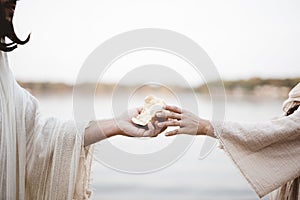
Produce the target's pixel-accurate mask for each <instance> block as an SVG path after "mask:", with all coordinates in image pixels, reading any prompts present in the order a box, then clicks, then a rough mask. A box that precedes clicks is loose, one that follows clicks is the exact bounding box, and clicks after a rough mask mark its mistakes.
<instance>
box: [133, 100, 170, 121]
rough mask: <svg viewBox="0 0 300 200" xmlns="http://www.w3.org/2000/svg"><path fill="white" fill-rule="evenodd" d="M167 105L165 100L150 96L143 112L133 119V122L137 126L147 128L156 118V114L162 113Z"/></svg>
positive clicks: (145, 102)
mask: <svg viewBox="0 0 300 200" xmlns="http://www.w3.org/2000/svg"><path fill="white" fill-rule="evenodd" d="M165 105H166V103H165V101H164V100H163V99H160V98H157V97H155V96H153V95H149V96H147V97H146V98H145V99H144V107H143V110H142V112H141V113H140V114H139V115H138V116H136V117H133V118H132V119H131V120H132V122H133V123H135V124H138V125H141V126H146V125H147V124H148V123H149V122H151V120H152V119H153V118H154V116H155V113H156V112H158V111H161V110H162V108H163V106H165Z"/></svg>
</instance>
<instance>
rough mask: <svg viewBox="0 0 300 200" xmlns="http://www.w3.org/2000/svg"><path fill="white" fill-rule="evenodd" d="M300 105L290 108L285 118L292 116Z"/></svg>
mask: <svg viewBox="0 0 300 200" xmlns="http://www.w3.org/2000/svg"><path fill="white" fill-rule="evenodd" d="M299 106H300V105H296V106H294V107H292V108H290V109H289V110H288V111H287V112H286V116H289V115H291V114H293V113H294V112H295V111H296V110H297V109H298V108H299Z"/></svg>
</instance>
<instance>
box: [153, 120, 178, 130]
mask: <svg viewBox="0 0 300 200" xmlns="http://www.w3.org/2000/svg"><path fill="white" fill-rule="evenodd" d="M157 126H158V127H160V128H162V127H167V126H180V121H178V120H169V121H165V122H160V123H158V124H157Z"/></svg>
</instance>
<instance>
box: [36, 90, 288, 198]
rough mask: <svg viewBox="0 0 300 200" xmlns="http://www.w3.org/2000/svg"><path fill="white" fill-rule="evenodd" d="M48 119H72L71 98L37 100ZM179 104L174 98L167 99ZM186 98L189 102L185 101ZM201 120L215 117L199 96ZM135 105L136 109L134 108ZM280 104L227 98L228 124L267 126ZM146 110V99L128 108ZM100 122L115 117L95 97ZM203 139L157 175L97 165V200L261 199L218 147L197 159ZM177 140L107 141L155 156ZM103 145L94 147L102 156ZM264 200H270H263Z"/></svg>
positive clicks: (94, 179)
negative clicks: (265, 124)
mask: <svg viewBox="0 0 300 200" xmlns="http://www.w3.org/2000/svg"><path fill="white" fill-rule="evenodd" d="M37 98H38V99H39V100H40V103H41V110H42V112H43V113H44V114H47V115H54V116H57V117H59V118H71V117H72V96H71V95H61V96H38V97H37ZM164 98H166V100H167V101H168V102H170V103H176V98H174V97H172V96H167V97H164ZM187 98H190V97H188V96H187ZM198 101H199V110H201V116H203V117H206V118H210V117H211V108H212V105H211V102H210V99H209V98H208V97H205V96H199V97H198ZM132 102H133V103H132ZM281 103H282V100H278V99H277V100H274V99H251V98H250V99H248V98H228V99H227V101H226V119H227V120H238V121H251V122H255V121H261V120H268V119H270V118H272V117H275V116H278V115H280V114H281ZM141 104H142V95H140V96H139V95H137V96H136V97H135V99H133V100H132V99H131V100H130V101H129V106H136V105H141ZM95 110H96V114H97V118H108V117H111V116H112V110H111V98H110V97H109V96H101V97H99V96H98V97H96V99H95ZM204 139H205V137H197V138H196V139H195V140H194V142H193V144H192V145H191V147H190V148H189V149H188V151H187V152H186V153H185V154H184V155H183V156H182V157H181V158H180V159H179V160H177V161H176V162H175V163H173V164H172V165H170V166H168V167H166V168H164V169H162V170H159V171H157V172H154V173H149V174H142V175H133V174H128V173H121V172H118V171H115V170H113V169H111V168H109V167H106V166H104V165H102V164H101V163H100V162H97V161H95V162H93V172H92V188H93V199H105V200H119V199H122V200H135V199H136V200H137V199H143V200H154V199H160V200H163V199H166V200H167V199H168V200H169V199H172V200H199V199H200V200H201V199H203V200H221V199H222V200H227V199H228V200H235V199H236V200H250V199H251V200H252V199H258V197H257V195H256V194H255V192H254V191H253V190H252V189H251V187H250V185H249V184H248V183H247V182H246V180H245V179H244V178H243V177H242V175H241V174H240V172H239V171H238V169H237V168H236V167H235V166H234V165H233V163H232V162H231V160H230V159H229V158H228V157H227V156H226V155H225V153H224V152H223V151H222V150H220V149H219V148H218V147H216V148H215V149H214V150H213V151H212V153H211V154H210V155H209V156H208V157H207V158H205V159H203V160H201V159H199V153H200V149H201V147H202V144H203V141H204ZM173 140H174V138H166V137H165V136H163V135H160V136H158V137H157V138H152V139H135V138H125V137H121V136H118V137H115V138H111V139H109V141H110V142H111V143H112V144H114V145H115V146H116V147H118V148H119V149H121V150H123V151H127V152H129V153H140V154H143V153H151V152H155V151H159V150H160V149H161V148H164V147H165V146H167V145H168V144H169V143H171V142H172V141H173ZM100 145H101V142H100V144H98V145H97V146H96V147H97V149H98V150H101V147H100ZM264 199H267V197H265V198H264Z"/></svg>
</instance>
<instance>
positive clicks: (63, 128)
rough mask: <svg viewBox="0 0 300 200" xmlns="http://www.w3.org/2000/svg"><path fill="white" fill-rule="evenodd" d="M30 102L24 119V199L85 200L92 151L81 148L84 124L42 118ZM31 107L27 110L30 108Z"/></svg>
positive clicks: (34, 101)
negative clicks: (25, 122) (26, 118)
mask: <svg viewBox="0 0 300 200" xmlns="http://www.w3.org/2000/svg"><path fill="white" fill-rule="evenodd" d="M37 103H38V102H37V101H36V100H35V99H34V98H32V101H31V102H30V104H28V105H27V106H28V107H29V109H28V111H32V112H34V113H30V112H27V113H26V115H27V117H28V118H31V119H34V123H29V122H30V121H32V120H29V119H28V120H27V121H28V124H27V126H26V129H27V134H28V137H27V145H26V146H27V150H26V155H27V156H26V157H27V158H26V179H25V180H26V183H25V185H26V188H25V192H26V194H25V197H26V198H25V199H53V200H56V199H57V200H60V199H66V200H73V199H74V200H75V199H76V200H82V199H89V197H90V195H91V191H90V189H89V181H90V170H91V161H92V147H89V148H84V146H83V136H84V132H85V127H86V126H87V123H85V122H83V123H75V122H74V121H73V120H69V121H62V120H59V119H57V118H44V117H43V116H41V115H40V113H39V112H38V109H33V107H34V106H36V105H37ZM30 107H31V108H30Z"/></svg>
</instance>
